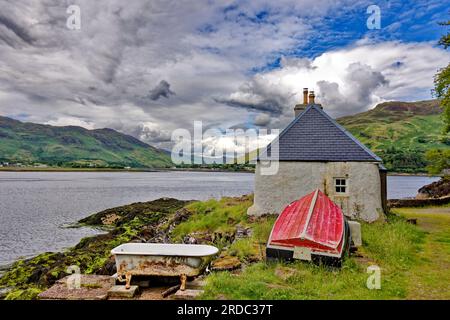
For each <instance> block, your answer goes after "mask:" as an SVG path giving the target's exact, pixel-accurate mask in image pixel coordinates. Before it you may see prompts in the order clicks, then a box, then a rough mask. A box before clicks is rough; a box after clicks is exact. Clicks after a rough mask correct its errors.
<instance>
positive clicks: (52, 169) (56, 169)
mask: <svg viewBox="0 0 450 320" xmlns="http://www.w3.org/2000/svg"><path fill="white" fill-rule="evenodd" d="M2 171H3V172H167V171H192V172H236V173H238V172H240V173H254V170H236V171H235V170H227V169H219V168H131V169H113V168H63V167H46V168H38V167H0V172H2Z"/></svg>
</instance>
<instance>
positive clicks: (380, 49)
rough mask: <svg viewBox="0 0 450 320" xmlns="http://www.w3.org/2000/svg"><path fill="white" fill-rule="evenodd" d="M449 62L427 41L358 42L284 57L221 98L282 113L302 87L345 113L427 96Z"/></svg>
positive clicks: (446, 55) (287, 112) (334, 111)
mask: <svg viewBox="0 0 450 320" xmlns="http://www.w3.org/2000/svg"><path fill="white" fill-rule="evenodd" d="M449 60H450V55H449V53H447V52H445V51H444V50H441V49H438V48H435V47H433V46H431V45H430V44H427V43H408V44H405V43H400V42H382V43H370V42H367V41H361V42H359V43H357V44H355V45H354V46H351V47H347V48H344V49H339V50H332V51H328V52H326V53H324V54H322V55H320V56H318V57H316V58H314V59H304V58H302V59H296V58H284V59H282V61H281V66H280V68H277V69H274V70H272V71H269V72H265V73H263V74H258V75H255V76H254V77H253V78H252V79H251V80H249V81H248V82H246V83H245V84H243V85H241V87H240V88H239V90H237V91H236V92H233V93H231V94H230V95H229V96H228V98H227V99H224V100H223V101H225V102H227V103H229V104H232V105H234V106H239V107H241V108H244V109H249V108H251V109H255V110H258V111H263V112H270V113H271V114H272V115H273V116H275V115H280V114H283V115H285V116H286V117H287V116H288V115H290V114H292V112H293V111H292V109H293V106H294V105H295V104H296V103H300V102H301V101H302V99H301V92H302V88H304V87H307V88H309V89H310V90H315V91H316V96H317V99H316V101H317V102H318V103H321V104H323V105H324V107H325V109H326V110H327V112H329V113H330V114H332V115H333V116H342V115H348V114H353V113H357V112H361V111H365V110H368V109H369V108H371V107H373V106H374V105H375V104H377V103H379V102H382V101H386V100H409V101H411V100H420V99H429V98H430V90H431V89H432V86H433V76H434V74H435V73H436V70H437V69H438V68H439V67H442V66H445V65H446V64H447V63H448V61H449Z"/></svg>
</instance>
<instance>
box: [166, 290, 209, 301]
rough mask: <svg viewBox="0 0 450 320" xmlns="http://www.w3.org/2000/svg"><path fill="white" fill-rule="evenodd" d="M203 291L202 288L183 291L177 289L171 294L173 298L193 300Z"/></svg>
mask: <svg viewBox="0 0 450 320" xmlns="http://www.w3.org/2000/svg"><path fill="white" fill-rule="evenodd" d="M202 293H203V290H193V289H186V290H184V291H181V290H178V291H177V292H175V294H173V295H172V296H171V298H172V299H173V300H195V299H197V298H198V297H199V296H200V295H201V294H202Z"/></svg>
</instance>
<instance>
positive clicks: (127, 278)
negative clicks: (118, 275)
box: [125, 272, 131, 289]
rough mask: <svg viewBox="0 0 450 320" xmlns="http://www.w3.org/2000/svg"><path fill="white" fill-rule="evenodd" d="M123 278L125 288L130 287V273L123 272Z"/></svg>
mask: <svg viewBox="0 0 450 320" xmlns="http://www.w3.org/2000/svg"><path fill="white" fill-rule="evenodd" d="M125 279H126V284H125V289H130V287H131V273H128V272H127V273H126V274H125Z"/></svg>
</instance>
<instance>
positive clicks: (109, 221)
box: [100, 213, 121, 226]
mask: <svg viewBox="0 0 450 320" xmlns="http://www.w3.org/2000/svg"><path fill="white" fill-rule="evenodd" d="M120 218H121V217H120V216H119V215H117V214H115V213H110V214H106V215H105V216H104V217H101V218H100V219H101V221H102V224H103V225H106V226H110V225H113V224H115V223H116V221H117V220H119V219H120Z"/></svg>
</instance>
